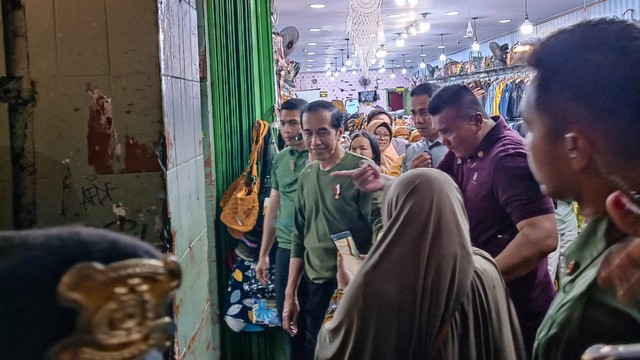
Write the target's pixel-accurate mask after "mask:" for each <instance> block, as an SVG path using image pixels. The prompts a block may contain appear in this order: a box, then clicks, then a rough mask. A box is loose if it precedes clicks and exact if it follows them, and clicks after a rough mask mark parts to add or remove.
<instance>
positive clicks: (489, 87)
mask: <svg viewBox="0 0 640 360" xmlns="http://www.w3.org/2000/svg"><path fill="white" fill-rule="evenodd" d="M532 74H533V73H532V71H531V70H529V69H528V68H527V67H526V66H524V65H516V66H509V67H501V68H494V69H487V70H481V71H476V72H474V73H470V74H463V75H458V76H449V77H446V78H440V79H437V80H440V82H439V84H440V85H443V86H445V85H453V84H464V85H467V86H469V87H470V88H471V90H473V92H474V93H475V94H476V96H477V97H478V100H480V103H481V104H482V106H483V108H484V110H485V112H486V113H487V114H488V115H489V116H492V115H500V116H502V117H504V118H505V119H506V120H507V121H508V122H515V121H517V120H518V119H521V118H522V115H521V105H522V100H523V98H524V94H525V91H526V85H527V83H528V82H529V81H530V80H531V75H532Z"/></svg>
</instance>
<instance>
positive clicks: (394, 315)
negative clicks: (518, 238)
mask: <svg viewBox="0 0 640 360" xmlns="http://www.w3.org/2000/svg"><path fill="white" fill-rule="evenodd" d="M382 217H383V223H384V225H385V231H384V233H383V234H381V236H380V238H379V239H378V241H377V242H376V243H375V245H374V246H373V248H372V249H371V251H370V253H369V256H368V257H367V259H366V261H365V262H364V264H363V265H362V267H361V268H360V270H358V272H357V274H356V275H355V276H354V277H353V279H352V280H351V281H350V283H349V284H348V286H346V285H345V284H344V283H345V280H344V279H345V278H347V279H348V278H349V276H348V275H345V274H346V273H345V271H344V269H343V267H342V266H341V267H340V269H339V274H338V280H339V283H340V284H339V285H338V286H339V287H340V288H344V287H346V288H344V297H343V298H342V299H341V300H339V305H338V306H337V308H336V310H335V312H334V313H333V314H331V309H330V311H329V314H328V315H332V317H330V316H328V317H327V322H325V324H324V325H323V327H322V329H321V330H320V334H319V335H318V342H317V347H316V359H486V360H502V359H504V360H507V359H508V360H512V359H524V357H525V355H524V351H523V346H522V339H521V335H520V330H519V327H518V322H517V317H516V314H515V310H514V308H513V305H512V304H511V301H510V300H509V297H508V295H507V291H506V289H505V285H504V281H503V280H502V277H501V276H500V273H499V271H498V269H497V267H496V265H495V263H494V262H493V260H491V258H490V257H489V255H487V254H486V253H484V252H482V251H480V250H476V249H473V250H472V249H471V245H470V240H469V224H468V221H467V216H466V213H465V210H464V205H463V202H462V197H461V195H460V190H459V189H458V188H457V187H456V185H455V184H454V182H453V180H451V178H450V177H449V176H447V175H446V174H444V173H442V172H439V171H437V170H433V169H416V170H412V171H409V172H407V173H406V174H403V175H402V176H400V177H399V178H398V180H397V181H395V182H393V183H392V184H391V185H390V186H389V188H387V189H386V191H385V194H384V200H383V204H382ZM418 217H419V218H418ZM339 260H340V261H341V262H343V261H344V260H346V258H345V259H342V258H340V259H339ZM339 298H340V290H338V291H336V296H335V299H336V300H338V299H339ZM329 319H330V320H329Z"/></svg>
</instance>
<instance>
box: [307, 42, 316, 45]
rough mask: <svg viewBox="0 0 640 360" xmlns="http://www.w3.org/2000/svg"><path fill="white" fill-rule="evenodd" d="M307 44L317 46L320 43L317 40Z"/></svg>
mask: <svg viewBox="0 0 640 360" xmlns="http://www.w3.org/2000/svg"><path fill="white" fill-rule="evenodd" d="M307 45H309V46H316V45H318V43H317V42H309V43H307Z"/></svg>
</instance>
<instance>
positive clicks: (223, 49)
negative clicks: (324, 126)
mask: <svg viewBox="0 0 640 360" xmlns="http://www.w3.org/2000/svg"><path fill="white" fill-rule="evenodd" d="M270 7H271V5H270V1H269V0H209V1H208V6H207V11H208V14H207V21H208V25H209V48H210V66H211V97H212V98H211V103H212V110H213V114H212V115H213V131H214V134H213V139H214V141H213V143H214V150H213V151H214V154H213V157H214V163H215V180H216V195H217V198H218V199H220V198H221V196H222V193H223V192H224V191H225V190H226V188H227V187H228V186H229V185H230V184H231V182H233V180H235V178H236V177H237V176H239V175H240V173H241V172H242V170H243V169H244V167H245V166H246V164H247V161H248V159H249V151H250V148H251V135H252V126H253V124H254V123H255V121H256V120H258V119H262V120H266V121H268V122H272V121H273V117H274V109H273V106H274V104H275V80H274V64H273V46H272V35H271V34H272V32H271V9H270ZM219 213H220V209H219V208H218V209H217V214H219ZM215 241H216V244H215V246H216V253H217V258H218V259H219V260H220V261H218V262H217V267H218V268H217V270H218V271H217V273H218V283H219V294H220V299H219V304H220V308H222V306H224V301H225V297H226V290H227V289H226V285H227V283H228V280H229V275H230V274H229V271H228V269H227V268H226V267H225V264H224V261H222V259H224V258H225V254H226V252H227V250H228V249H230V248H233V247H234V246H235V241H236V240H234V239H232V238H231V237H230V236H229V235H228V234H227V231H226V228H225V227H224V225H222V223H221V222H220V220H219V218H216V237H215ZM219 310H220V312H221V311H222V309H219ZM220 323H221V325H220V326H221V329H220V330H221V331H220V334H221V339H220V340H221V354H222V358H223V359H252V360H253V359H265V360H266V359H269V360H270V359H283V358H284V355H283V349H282V345H281V341H282V330H281V329H280V328H277V329H270V330H268V331H265V332H262V333H256V334H245V333H240V334H238V333H235V332H233V331H231V330H230V329H229V328H228V327H227V326H226V325H225V324H224V321H223V320H222V319H220Z"/></svg>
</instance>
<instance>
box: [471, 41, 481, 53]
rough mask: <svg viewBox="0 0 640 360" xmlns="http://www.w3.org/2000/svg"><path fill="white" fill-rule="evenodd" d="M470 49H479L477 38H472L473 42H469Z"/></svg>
mask: <svg viewBox="0 0 640 360" xmlns="http://www.w3.org/2000/svg"><path fill="white" fill-rule="evenodd" d="M471 50H473V51H479V50H480V43H478V38H474V39H473V44H471Z"/></svg>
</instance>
